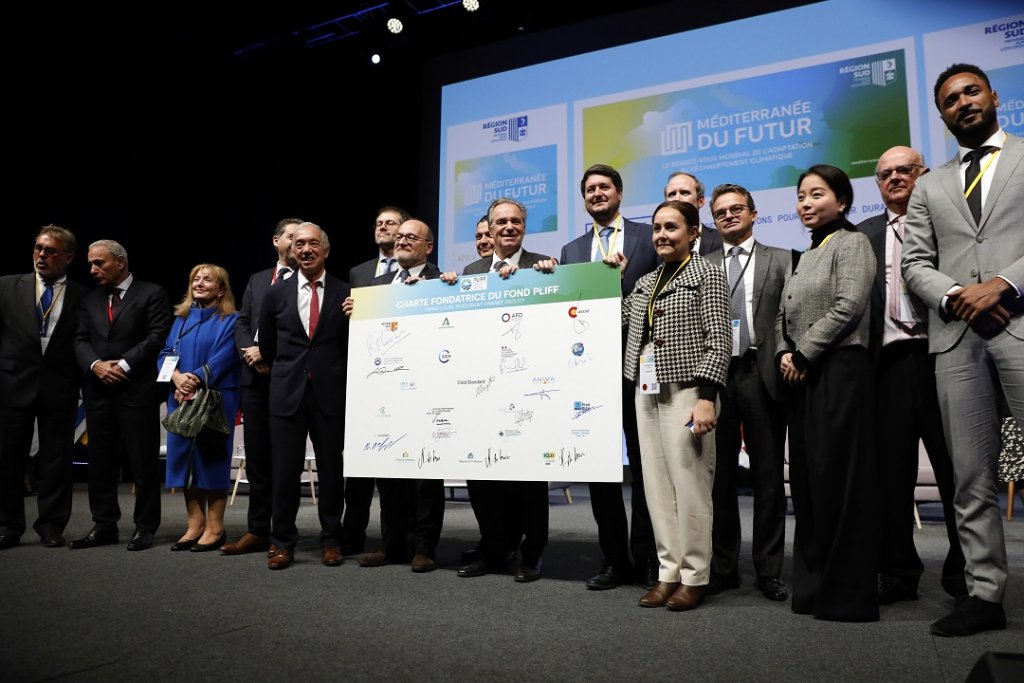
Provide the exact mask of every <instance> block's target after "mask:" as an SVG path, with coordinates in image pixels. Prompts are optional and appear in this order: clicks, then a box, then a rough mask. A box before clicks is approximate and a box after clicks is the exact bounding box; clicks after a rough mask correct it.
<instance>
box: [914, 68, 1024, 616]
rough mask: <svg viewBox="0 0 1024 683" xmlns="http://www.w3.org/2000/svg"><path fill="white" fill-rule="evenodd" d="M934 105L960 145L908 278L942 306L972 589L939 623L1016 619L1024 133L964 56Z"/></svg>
mask: <svg viewBox="0 0 1024 683" xmlns="http://www.w3.org/2000/svg"><path fill="white" fill-rule="evenodd" d="M934 92H935V105H936V107H937V108H938V110H939V115H940V116H941V117H942V121H943V122H944V123H945V124H946V128H948V129H949V132H950V133H952V134H953V137H955V138H956V141H957V144H958V145H959V147H960V149H959V151H958V153H957V156H956V157H954V158H953V159H951V160H950V161H948V162H946V163H945V164H943V165H942V166H941V167H939V168H938V169H936V170H935V171H933V172H932V173H929V174H928V175H926V176H924V177H922V178H920V179H919V180H918V181H917V187H916V188H915V190H914V193H913V195H911V197H910V204H909V206H908V208H907V222H906V233H905V242H904V245H903V277H904V278H905V280H906V283H907V286H908V287H909V288H910V289H911V290H912V291H913V292H914V293H915V294H917V295H918V296H919V297H921V300H922V301H924V303H925V304H926V305H927V306H928V308H929V309H931V312H930V315H929V320H928V350H929V351H930V352H931V353H934V354H936V357H935V379H936V386H937V390H938V396H939V407H940V409H941V410H942V421H943V428H944V431H945V434H946V443H947V444H948V446H949V449H950V452H951V454H952V457H953V468H954V472H955V473H956V478H955V479H956V498H955V502H954V507H955V508H956V519H957V529H958V530H959V532H960V544H961V547H962V548H963V551H964V556H965V557H966V560H967V569H966V579H967V592H968V596H967V597H966V598H964V599H963V600H961V601H959V602H958V603H957V605H956V608H955V609H954V610H953V612H951V613H950V614H949V615H947V616H946V617H943V618H942V619H939V620H938V621H936V622H935V623H933V624H932V625H931V631H932V633H934V634H936V635H942V636H965V635H972V634H974V633H977V632H979V631H985V630H990V629H1004V628H1006V612H1005V611H1004V610H1003V605H1002V603H1003V597H1004V594H1005V592H1006V579H1007V573H1008V572H1007V563H1006V543H1005V541H1004V538H1003V525H1002V520H1001V519H1000V515H999V490H998V486H997V482H996V463H997V460H998V457H999V450H1000V419H999V412H1000V411H999V407H1000V403H1001V402H1002V400H1003V399H1004V398H1005V400H1006V404H1008V406H1009V411H1010V413H1011V414H1012V415H1013V417H1014V418H1015V419H1016V420H1017V423H1018V424H1020V425H1024V318H1022V316H1021V313H1022V312H1024V299H1022V297H1021V288H1022V287H1024V240H1022V239H1021V236H1020V230H1021V208H1020V207H1021V206H1024V141H1022V140H1021V139H1020V138H1018V137H1016V136H1014V135H1010V134H1008V133H1006V131H1004V130H1002V129H1001V128H1000V127H999V122H998V120H997V118H996V109H997V107H998V106H999V96H998V95H997V94H996V92H995V91H993V90H992V86H991V84H990V83H989V79H988V76H986V75H985V72H983V71H982V70H981V69H979V68H978V67H976V66H974V65H971V64H954V65H953V66H951V67H949V68H948V69H946V70H945V71H944V72H942V73H941V74H940V75H939V77H938V79H937V80H936V82H935V91H934Z"/></svg>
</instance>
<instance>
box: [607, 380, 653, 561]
mask: <svg viewBox="0 0 1024 683" xmlns="http://www.w3.org/2000/svg"><path fill="white" fill-rule="evenodd" d="M635 393H636V385H635V383H634V382H633V381H632V380H626V379H623V381H622V430H623V433H624V434H625V436H626V458H627V459H628V461H629V472H630V475H631V476H632V478H633V483H632V497H631V502H630V514H631V517H632V530H631V529H630V523H629V521H628V520H627V519H626V505H625V503H624V502H623V499H622V484H617V483H613V482H597V481H595V482H591V483H590V507H591V510H592V511H593V513H594V521H595V522H597V542H598V543H599V544H600V546H601V552H602V553H603V554H604V557H605V560H606V561H607V562H609V563H610V564H612V565H614V566H615V567H618V568H626V567H629V564H630V561H629V556H630V553H632V555H633V560H634V561H636V562H641V561H643V560H651V561H654V560H656V559H657V550H656V548H655V546H654V529H653V528H652V527H651V513H650V512H648V510H647V496H646V494H645V493H644V472H643V466H642V465H641V463H640V437H639V436H638V435H637V431H636V399H635Z"/></svg>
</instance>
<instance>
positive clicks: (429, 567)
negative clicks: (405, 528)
mask: <svg viewBox="0 0 1024 683" xmlns="http://www.w3.org/2000/svg"><path fill="white" fill-rule="evenodd" d="M411 569H412V571H413V573H416V574H426V573H427V572H432V571H434V570H435V569H437V562H435V561H434V558H432V557H431V556H430V555H426V554H424V553H416V557H414V558H412V566H411Z"/></svg>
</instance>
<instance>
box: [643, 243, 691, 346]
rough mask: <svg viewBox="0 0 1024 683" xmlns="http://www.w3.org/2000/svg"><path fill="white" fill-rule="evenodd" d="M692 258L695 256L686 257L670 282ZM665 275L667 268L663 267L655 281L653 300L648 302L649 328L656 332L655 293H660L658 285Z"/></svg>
mask: <svg viewBox="0 0 1024 683" xmlns="http://www.w3.org/2000/svg"><path fill="white" fill-rule="evenodd" d="M691 258H693V254H689V255H688V256H687V257H686V260H685V261H683V262H682V263H680V264H679V267H678V268H676V272H674V273H672V277H670V278H669V279H668V280H669V282H671V281H672V280H673V279H674V278H675V276H676V275H679V271H681V270H682V269H683V268H685V267H686V264H687V263H689V262H690V259H691ZM664 274H665V268H664V267H663V268H662V269H661V272H660V273H658V279H657V280H655V281H654V289H652V290H651V298H650V299H648V301H647V326H648V328H650V329H651V330H652V331H653V330H654V293H655V292H657V291H658V285H660V284H661V276H662V275H664ZM665 286H666V287H668V282H666V283H665Z"/></svg>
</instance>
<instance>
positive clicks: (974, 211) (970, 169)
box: [964, 145, 996, 225]
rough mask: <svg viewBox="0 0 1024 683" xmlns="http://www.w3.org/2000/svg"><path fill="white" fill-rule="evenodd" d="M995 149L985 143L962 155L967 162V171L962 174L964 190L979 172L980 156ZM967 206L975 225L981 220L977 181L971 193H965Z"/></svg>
mask: <svg viewBox="0 0 1024 683" xmlns="http://www.w3.org/2000/svg"><path fill="white" fill-rule="evenodd" d="M994 149H996V148H995V147H993V146H991V145H985V146H984V147H979V148H978V149H972V150H971V151H970V152H968V153H967V154H966V155H965V156H964V161H967V162H969V163H968V165H967V173H966V174H965V175H964V191H965V192H966V191H967V188H969V187H970V186H971V185H972V184H973V183H974V181H975V179H976V178H977V177H978V174H979V173H981V158H982V157H983V156H985V155H986V154H988V153H989V152H991V151H992V150H994ZM967 206H968V208H970V210H971V215H972V216H974V224H975V225H977V224H978V223H980V222H981V183H980V182H979V183H978V184H977V185H976V186H975V187H974V189H973V190H971V193H970V194H969V195H967Z"/></svg>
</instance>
